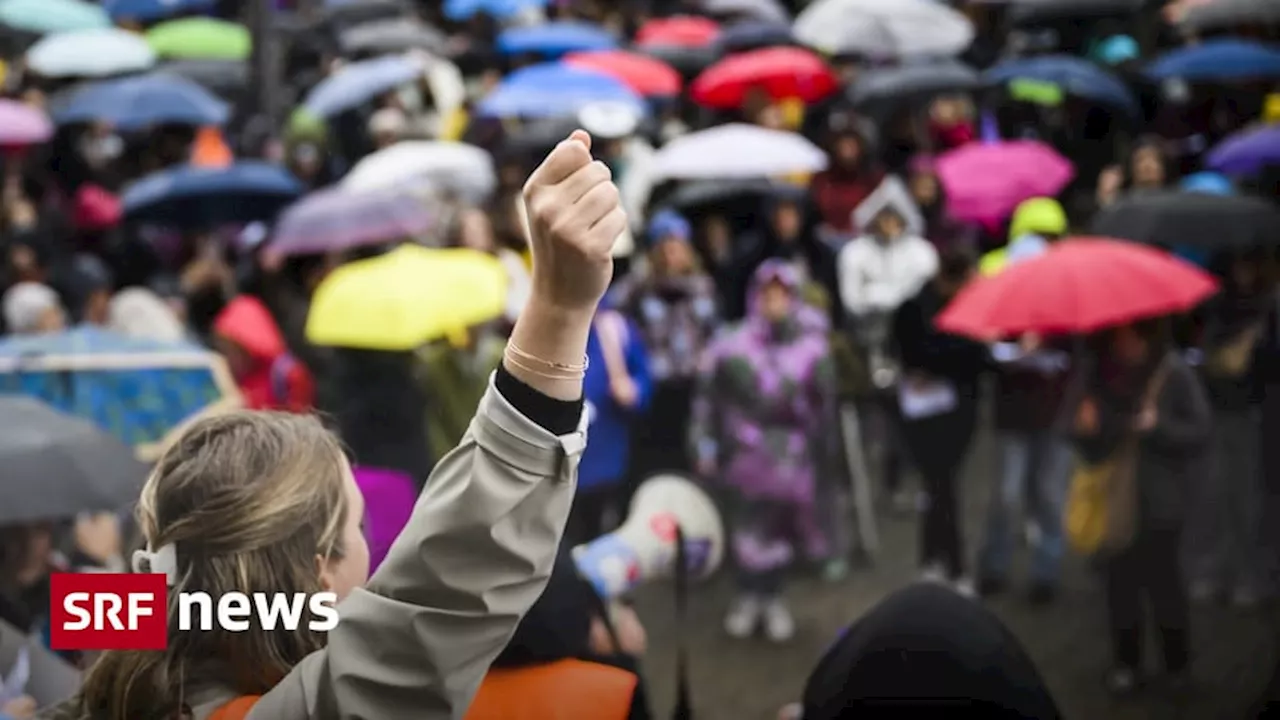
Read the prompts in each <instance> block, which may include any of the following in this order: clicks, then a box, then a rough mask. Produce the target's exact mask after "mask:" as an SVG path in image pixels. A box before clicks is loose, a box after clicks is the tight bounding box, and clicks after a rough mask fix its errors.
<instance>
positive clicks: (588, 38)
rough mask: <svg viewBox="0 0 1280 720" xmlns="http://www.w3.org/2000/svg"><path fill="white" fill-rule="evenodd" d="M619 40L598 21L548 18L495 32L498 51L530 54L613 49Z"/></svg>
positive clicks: (548, 55) (510, 53) (550, 54)
mask: <svg viewBox="0 0 1280 720" xmlns="http://www.w3.org/2000/svg"><path fill="white" fill-rule="evenodd" d="M616 47H618V40H617V38H615V37H614V36H613V35H611V34H610V33H609V31H607V30H605V29H604V28H602V27H600V26H599V25H592V24H591V23H581V22H567V21H566V22H550V23H546V24H543V25H532V26H530V27H518V28H511V29H509V30H504V31H503V32H502V34H500V35H498V51H499V52H502V53H506V54H507V55H523V54H526V53H527V54H533V55H542V56H545V57H559V56H561V55H565V54H568V53H571V52H582V51H585V50H612V49H613V48H616Z"/></svg>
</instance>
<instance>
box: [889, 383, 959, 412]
mask: <svg viewBox="0 0 1280 720" xmlns="http://www.w3.org/2000/svg"><path fill="white" fill-rule="evenodd" d="M956 403H957V398H956V388H955V386H954V385H952V384H951V383H949V382H946V381H942V380H938V381H934V382H929V383H926V384H912V383H905V382H904V383H902V384H901V385H899V386H898V405H899V407H901V408H902V416H903V417H904V418H906V419H907V420H922V419H924V418H930V417H933V416H935V415H941V414H943V413H946V412H950V411H952V410H954V409H955V408H956Z"/></svg>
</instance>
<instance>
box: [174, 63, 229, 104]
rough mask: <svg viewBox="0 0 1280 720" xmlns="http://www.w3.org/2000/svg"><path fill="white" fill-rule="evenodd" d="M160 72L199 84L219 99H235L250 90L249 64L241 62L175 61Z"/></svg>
mask: <svg viewBox="0 0 1280 720" xmlns="http://www.w3.org/2000/svg"><path fill="white" fill-rule="evenodd" d="M159 72H160V73H161V74H165V75H176V76H178V77H181V78H185V79H187V80H190V81H191V82H194V83H197V84H198V85H200V86H201V87H203V88H206V89H208V90H209V91H210V92H213V93H216V94H217V95H218V96H219V97H223V98H235V97H237V96H239V95H241V94H243V93H244V92H245V91H246V90H248V89H249V64H248V63H246V62H244V61H241V60H173V61H171V62H167V63H165V64H164V65H161V66H160V69H159Z"/></svg>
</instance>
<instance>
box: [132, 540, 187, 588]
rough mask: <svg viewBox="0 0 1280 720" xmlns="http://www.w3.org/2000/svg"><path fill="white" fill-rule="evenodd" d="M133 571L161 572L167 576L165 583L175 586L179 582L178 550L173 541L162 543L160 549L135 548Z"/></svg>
mask: <svg viewBox="0 0 1280 720" xmlns="http://www.w3.org/2000/svg"><path fill="white" fill-rule="evenodd" d="M133 571H134V572H136V573H159V574H162V575H164V577H165V585H167V586H168V587H173V586H174V585H176V584H177V583H178V551H177V550H175V549H174V546H173V543H169V544H168V545H161V546H160V549H159V550H154V551H153V550H134V551H133Z"/></svg>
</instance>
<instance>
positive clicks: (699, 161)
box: [652, 123, 827, 181]
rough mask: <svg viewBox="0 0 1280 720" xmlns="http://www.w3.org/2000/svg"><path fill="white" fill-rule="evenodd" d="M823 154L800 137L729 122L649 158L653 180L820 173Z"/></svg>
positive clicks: (684, 138)
mask: <svg viewBox="0 0 1280 720" xmlns="http://www.w3.org/2000/svg"><path fill="white" fill-rule="evenodd" d="M826 167H827V154H826V153H825V152H823V151H822V148H820V147H818V146H817V145H814V144H813V143H811V142H809V141H808V140H807V139H805V138H804V137H803V136H801V135H798V134H796V133H793V132H786V131H783V130H770V129H768V128H762V127H757V126H755V125H746V124H742V123H730V124H728V125H720V126H718V127H714V128H711V129H709V130H702V131H699V132H694V133H689V134H688V135H683V136H681V137H678V138H676V139H674V140H672V141H671V142H669V143H667V144H666V145H664V146H663V147H662V149H660V150H658V152H657V153H656V154H655V155H654V156H653V166H652V172H653V177H654V179H655V181H659V180H665V179H672V180H719V179H730V178H732V179H742V178H753V177H754V178H764V177H773V176H782V175H790V174H793V173H809V172H817V171H819V170H825V169H826Z"/></svg>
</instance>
